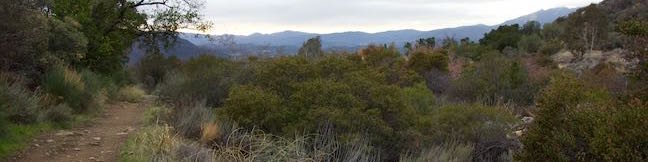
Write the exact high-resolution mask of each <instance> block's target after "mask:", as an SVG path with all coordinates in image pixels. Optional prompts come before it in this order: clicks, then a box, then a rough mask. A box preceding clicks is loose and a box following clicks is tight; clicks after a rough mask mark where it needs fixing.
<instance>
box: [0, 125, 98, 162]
mask: <svg viewBox="0 0 648 162" xmlns="http://www.w3.org/2000/svg"><path fill="white" fill-rule="evenodd" d="M95 117H96V114H82V115H75V116H74V117H73V120H72V121H70V122H69V123H66V124H58V123H53V122H40V123H35V124H8V125H7V126H6V129H7V131H6V132H5V134H4V135H3V136H0V160H2V159H7V158H9V157H10V156H12V155H14V154H15V153H16V152H18V151H20V150H22V149H24V148H25V147H26V146H27V144H29V143H30V142H31V141H32V139H33V138H35V137H37V136H39V135H41V134H43V133H47V132H51V131H53V130H56V129H65V128H70V127H74V126H78V125H82V124H84V123H87V122H88V121H90V120H92V119H93V118H95Z"/></svg>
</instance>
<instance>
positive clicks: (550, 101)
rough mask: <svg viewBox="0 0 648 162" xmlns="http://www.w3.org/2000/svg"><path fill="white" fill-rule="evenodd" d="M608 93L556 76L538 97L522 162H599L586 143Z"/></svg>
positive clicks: (605, 104)
mask: <svg viewBox="0 0 648 162" xmlns="http://www.w3.org/2000/svg"><path fill="white" fill-rule="evenodd" d="M608 102H610V96H609V94H608V93H607V92H606V91H605V90H602V89H600V88H597V87H591V86H588V85H587V84H585V83H584V82H583V81H582V80H579V79H577V78H574V77H573V76H572V75H570V74H563V73H560V74H557V75H556V76H554V77H553V78H552V80H551V83H550V84H549V85H548V86H547V87H546V88H545V89H544V90H543V91H542V92H541V94H540V95H539V97H538V98H537V105H538V112H537V116H536V119H535V121H536V122H535V123H534V124H533V125H531V127H530V128H529V131H528V133H527V134H526V135H525V136H524V137H523V138H522V144H523V145H524V150H522V152H521V153H520V154H518V159H519V160H523V161H538V160H541V161H545V160H550V161H600V160H602V159H601V155H600V154H596V153H594V152H593V151H592V149H593V148H592V146H591V145H590V144H589V143H590V139H591V137H592V136H593V135H594V130H595V128H596V127H597V125H599V124H601V119H604V116H603V114H604V113H602V112H604V111H605V109H606V107H607V104H608Z"/></svg>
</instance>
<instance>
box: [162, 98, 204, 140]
mask: <svg viewBox="0 0 648 162" xmlns="http://www.w3.org/2000/svg"><path fill="white" fill-rule="evenodd" d="M173 111H174V112H173V115H174V116H173V120H172V122H173V123H172V124H173V126H174V128H175V129H176V131H177V132H178V133H179V134H180V135H182V136H183V137H186V138H191V139H198V138H199V137H200V135H201V128H202V127H201V126H202V124H203V123H207V122H210V121H212V120H214V119H213V118H214V116H213V114H214V113H213V111H212V109H211V108H209V107H206V106H205V105H204V104H201V103H198V104H194V105H193V106H182V107H176V108H175V109H174V110H173Z"/></svg>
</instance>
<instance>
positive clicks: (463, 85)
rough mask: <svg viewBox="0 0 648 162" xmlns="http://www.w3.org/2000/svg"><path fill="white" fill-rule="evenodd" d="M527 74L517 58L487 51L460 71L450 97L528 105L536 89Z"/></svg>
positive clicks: (490, 102)
mask: <svg viewBox="0 0 648 162" xmlns="http://www.w3.org/2000/svg"><path fill="white" fill-rule="evenodd" d="M527 75H528V72H527V70H526V68H525V67H524V66H522V63H521V61H520V60H517V59H510V58H506V57H504V56H501V54H498V53H490V54H487V55H484V56H483V58H482V59H481V60H480V61H479V62H476V63H475V64H474V65H473V66H470V67H468V68H467V69H465V70H464V71H463V72H462V73H461V75H460V77H459V78H458V79H457V80H455V81H454V82H453V83H452V87H451V88H450V96H451V97H452V98H453V99H457V100H464V101H473V102H474V101H478V100H483V101H484V102H487V103H489V104H495V103H497V102H509V101H512V102H514V103H517V104H520V105H530V104H532V103H533V98H534V95H535V93H536V91H537V88H536V86H535V85H533V84H531V83H530V82H529V79H528V76H527Z"/></svg>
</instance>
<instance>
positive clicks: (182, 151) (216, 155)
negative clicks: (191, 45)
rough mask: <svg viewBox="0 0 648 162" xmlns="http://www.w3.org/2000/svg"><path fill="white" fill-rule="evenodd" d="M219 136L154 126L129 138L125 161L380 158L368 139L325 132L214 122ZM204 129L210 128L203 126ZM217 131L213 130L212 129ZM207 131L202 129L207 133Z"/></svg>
mask: <svg viewBox="0 0 648 162" xmlns="http://www.w3.org/2000/svg"><path fill="white" fill-rule="evenodd" d="M212 124H215V125H218V126H217V131H219V132H220V133H219V134H220V135H219V136H220V137H218V138H216V139H214V140H213V141H211V142H208V143H202V144H201V143H198V142H195V141H194V140H188V139H185V138H183V137H182V136H181V135H178V134H176V133H175V131H174V130H173V129H172V128H171V127H168V126H160V125H152V126H149V127H147V128H145V129H143V130H142V131H141V132H140V133H139V134H138V135H136V136H135V137H133V138H131V139H129V140H128V142H127V144H126V146H125V148H124V149H123V150H124V151H123V152H122V157H121V158H122V161H378V159H380V156H378V155H379V154H377V152H376V151H375V150H373V148H372V147H370V146H369V145H368V143H367V142H361V141H360V140H359V141H358V142H357V143H339V142H337V140H336V139H335V138H333V137H332V136H329V135H326V134H320V135H303V136H296V137H294V138H283V137H279V136H274V135H271V134H267V133H264V132H262V131H260V130H258V129H255V130H244V129H239V128H237V127H236V126H235V124H231V123H228V122H215V123H212ZM203 131H208V130H206V129H203ZM211 131H214V130H211ZM204 133H205V132H203V134H204Z"/></svg>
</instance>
